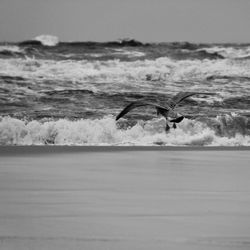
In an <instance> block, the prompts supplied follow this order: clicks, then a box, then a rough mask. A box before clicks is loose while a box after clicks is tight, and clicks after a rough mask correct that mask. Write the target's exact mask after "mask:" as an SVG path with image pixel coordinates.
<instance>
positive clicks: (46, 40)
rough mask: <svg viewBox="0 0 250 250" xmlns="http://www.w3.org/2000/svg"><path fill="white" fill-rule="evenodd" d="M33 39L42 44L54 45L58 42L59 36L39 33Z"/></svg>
mask: <svg viewBox="0 0 250 250" xmlns="http://www.w3.org/2000/svg"><path fill="white" fill-rule="evenodd" d="M34 40H35V41H39V42H41V43H42V44H43V45H44V46H56V45H57V44H58V43H59V38H58V37H56V36H51V35H40V36H37V37H35V38H34Z"/></svg>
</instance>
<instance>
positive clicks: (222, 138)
mask: <svg viewBox="0 0 250 250" xmlns="http://www.w3.org/2000/svg"><path fill="white" fill-rule="evenodd" d="M126 124H127V120H125V119H124V120H121V121H120V122H119V123H116V121H115V119H114V117H112V116H105V117H103V118H102V119H93V120H92V119H81V120H76V121H70V120H66V119H60V120H57V121H52V120H47V121H36V120H33V121H24V120H19V119H15V118H11V117H2V118H1V120H0V144H1V145H44V144H52V145H120V146H122V145H168V146H181V145H196V146H205V145H208V146H249V145H250V133H249V132H250V131H249V125H250V124H249V121H248V120H247V119H246V118H242V117H233V116H229V115H228V116H217V117H216V118H211V119H210V120H207V121H204V120H203V121H195V120H190V119H184V121H183V122H182V123H180V124H179V125H178V128H177V129H171V130H170V132H169V133H165V131H164V127H165V120H164V119H153V120H149V121H146V122H145V121H139V122H137V123H136V124H135V125H133V126H127V125H126Z"/></svg>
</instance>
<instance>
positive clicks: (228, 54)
mask: <svg viewBox="0 0 250 250" xmlns="http://www.w3.org/2000/svg"><path fill="white" fill-rule="evenodd" d="M196 51H200V52H202V51H204V52H207V53H210V54H214V53H217V54H218V55H220V56H222V57H224V58H242V59H243V58H248V57H250V46H245V47H239V48H235V47H224V46H213V47H209V48H200V49H197V50H196Z"/></svg>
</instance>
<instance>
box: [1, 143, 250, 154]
mask: <svg viewBox="0 0 250 250" xmlns="http://www.w3.org/2000/svg"><path fill="white" fill-rule="evenodd" d="M248 150H250V146H238V147H235V146H203V147H200V146H68V145H67V146H53V145H51V146H48V145H47V146H44V145H41V146H39V145H31V146H0V156H4V155H13V154H15V155H16V154H48V153H84V152H88V153H89V152H93V153H95V152H123V151H248Z"/></svg>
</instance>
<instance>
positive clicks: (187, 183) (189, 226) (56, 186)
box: [0, 146, 250, 250]
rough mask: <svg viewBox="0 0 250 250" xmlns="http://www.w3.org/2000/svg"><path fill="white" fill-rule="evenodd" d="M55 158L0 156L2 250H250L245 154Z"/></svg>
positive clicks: (44, 154) (41, 150)
mask: <svg viewBox="0 0 250 250" xmlns="http://www.w3.org/2000/svg"><path fill="white" fill-rule="evenodd" d="M120 148H121V147H120ZM60 150H61V149H60V148H59V147H48V146H45V147H37V148H36V147H34V146H32V147H19V148H16V147H9V149H8V152H6V153H4V152H3V151H1V150H0V157H1V161H0V200H1V206H0V235H1V236H0V248H1V249H3V250H5V249H17V248H18V249H20V250H22V249H25V250H26V249H39V250H42V249H46V250H50V249H51V250H52V249H53V250H55V249H60V250H64V249H79V250H80V249H124V250H125V249H143V250H146V249H150V250H151V249H168V248H170V249H174V250H180V249H187V250H200V249H204V250H228V249H234V250H239V249H242V250H243V249H244V250H248V249H249V247H250V238H249V232H250V216H249V211H250V183H249V174H250V168H249V152H248V151H240V150H237V151H232V150H231V151H220V150H213V151H211V150H210V151H201V150H200V151H197V150H192V151H191V150H187V151H185V150H183V149H182V150H176V151H174V150H173V149H172V150H171V151H168V150H164V151H154V150H151V151H149V150H147V151H143V150H136V151H133V150H131V149H130V150H129V151H127V150H126V149H124V150H121V149H119V150H116V151H111V150H108V149H107V148H106V150H105V149H102V150H98V151H95V150H93V151H92V150H91V149H90V148H89V149H87V150H86V149H85V148H81V147H79V148H78V149H77V150H76V149H74V150H73V149H72V147H64V149H63V150H62V151H60ZM25 151H26V152H25ZM17 152H19V153H18V154H17Z"/></svg>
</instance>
